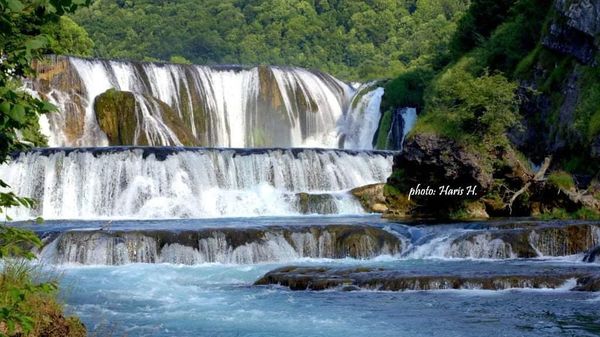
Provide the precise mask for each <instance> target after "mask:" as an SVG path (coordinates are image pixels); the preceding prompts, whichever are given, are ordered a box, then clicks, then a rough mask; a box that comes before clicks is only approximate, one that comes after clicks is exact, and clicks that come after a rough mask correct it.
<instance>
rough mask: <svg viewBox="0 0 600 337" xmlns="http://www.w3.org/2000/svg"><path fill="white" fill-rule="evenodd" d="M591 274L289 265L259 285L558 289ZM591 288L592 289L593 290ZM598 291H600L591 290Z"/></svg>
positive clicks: (362, 287) (389, 288) (304, 288)
mask: <svg viewBox="0 0 600 337" xmlns="http://www.w3.org/2000/svg"><path fill="white" fill-rule="evenodd" d="M586 276H587V275H585V274H582V273H579V272H573V271H556V272H555V273H554V274H553V275H547V274H535V273H533V274H496V275H494V274H483V275H451V274H444V275H435V274H431V275H426V274H425V275H413V274H409V273H406V272H403V271H398V270H386V269H381V268H334V267H297V266H289V267H282V268H279V269H275V270H273V271H270V272H268V273H267V274H265V275H264V276H263V277H261V278H260V279H259V280H257V281H256V282H255V283H254V284H255V285H280V286H283V287H288V288H290V289H291V290H325V289H331V288H339V289H341V290H356V289H370V290H381V291H405V290H444V289H484V290H502V289H509V288H558V287H560V286H562V285H563V284H564V283H565V282H566V281H567V280H569V279H573V278H583V277H586ZM590 289H592V288H591V287H590ZM588 291H597V290H588Z"/></svg>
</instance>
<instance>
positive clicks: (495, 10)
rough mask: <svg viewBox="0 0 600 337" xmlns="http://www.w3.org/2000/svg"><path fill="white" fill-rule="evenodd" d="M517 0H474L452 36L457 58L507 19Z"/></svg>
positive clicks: (452, 46)
mask: <svg viewBox="0 0 600 337" xmlns="http://www.w3.org/2000/svg"><path fill="white" fill-rule="evenodd" d="M514 3H515V0H473V1H472V3H471V6H470V7H469V9H468V11H467V12H466V14H465V15H464V16H463V18H462V19H461V20H460V22H459V24H458V28H457V31H456V34H455V35H454V36H453V38H452V42H451V50H452V54H453V56H454V58H455V59H458V58H459V57H460V56H462V55H464V54H465V53H466V52H468V51H470V50H472V49H473V48H475V47H477V46H479V45H481V44H482V43H483V42H484V41H485V40H486V39H487V38H488V37H489V36H490V34H492V32H493V31H494V30H495V29H496V27H498V25H500V24H501V23H502V22H504V21H505V19H506V17H507V16H508V14H509V10H510V8H511V6H512V5H513V4H514Z"/></svg>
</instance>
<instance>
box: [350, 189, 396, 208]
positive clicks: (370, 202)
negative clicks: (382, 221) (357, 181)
mask: <svg viewBox="0 0 600 337" xmlns="http://www.w3.org/2000/svg"><path fill="white" fill-rule="evenodd" d="M384 186H385V184H372V185H366V186H361V187H357V188H355V189H353V190H352V191H350V192H351V193H352V195H354V196H355V197H356V198H357V199H358V201H359V202H360V204H361V205H362V207H363V208H364V209H365V211H367V212H370V213H383V212H385V211H387V210H388V206H387V205H386V198H385V195H384V193H383V189H384Z"/></svg>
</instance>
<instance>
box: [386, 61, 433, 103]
mask: <svg viewBox="0 0 600 337" xmlns="http://www.w3.org/2000/svg"><path fill="white" fill-rule="evenodd" d="M432 78H433V70H431V69H428V68H416V69H412V70H409V71H407V72H405V73H403V74H402V75H400V76H398V77H397V78H395V79H393V80H392V81H390V82H388V84H386V86H385V95H384V96H383V102H382V107H384V108H394V107H407V106H409V107H415V108H417V109H421V108H422V107H423V105H424V100H423V95H424V91H425V88H426V86H427V85H428V84H429V82H430V81H431V79H432Z"/></svg>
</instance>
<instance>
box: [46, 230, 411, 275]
mask: <svg viewBox="0 0 600 337" xmlns="http://www.w3.org/2000/svg"><path fill="white" fill-rule="evenodd" d="M49 240H51V243H50V244H48V245H47V246H46V247H45V248H44V250H43V251H42V253H41V256H42V258H43V259H44V260H45V261H46V262H51V263H58V264H64V263H78V264H105V265H121V264H127V263H176V264H201V263H214V262H218V263H234V264H251V263H259V262H276V261H292V260H295V259H299V258H345V257H352V258H358V259H367V258H373V257H376V256H379V255H394V254H397V253H399V252H400V251H401V250H402V245H403V243H402V240H400V239H399V238H398V237H396V236H394V235H392V234H390V233H388V232H386V231H384V230H382V229H376V228H370V227H367V226H360V225H356V226H349V225H330V226H326V227H322V226H308V227H291V226H288V227H275V228H273V227H270V228H215V229H203V230H182V231H177V232H174V231H152V230H139V231H122V232H108V231H101V230H98V231H89V230H88V231H67V232H63V233H61V234H59V235H58V237H56V238H54V237H53V236H52V235H50V236H49V237H47V238H46V241H49Z"/></svg>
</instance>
